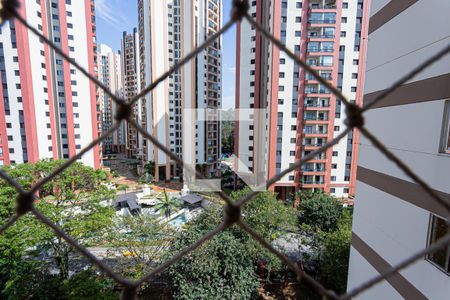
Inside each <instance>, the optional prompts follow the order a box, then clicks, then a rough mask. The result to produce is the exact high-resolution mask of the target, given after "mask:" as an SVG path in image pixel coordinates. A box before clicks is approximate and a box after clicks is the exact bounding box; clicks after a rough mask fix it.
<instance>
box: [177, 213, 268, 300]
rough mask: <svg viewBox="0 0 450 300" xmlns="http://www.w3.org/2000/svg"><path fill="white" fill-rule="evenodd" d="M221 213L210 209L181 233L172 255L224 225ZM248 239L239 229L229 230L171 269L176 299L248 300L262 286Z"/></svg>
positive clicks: (185, 257)
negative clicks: (255, 270) (256, 272)
mask: <svg viewBox="0 0 450 300" xmlns="http://www.w3.org/2000/svg"><path fill="white" fill-rule="evenodd" d="M221 215H222V212H221V210H219V209H215V208H211V209H208V210H206V211H205V212H204V213H202V214H201V215H200V216H199V217H198V218H196V219H195V220H194V221H193V222H192V223H189V224H188V226H187V230H186V231H184V232H182V234H181V235H180V237H179V238H178V239H177V240H176V241H175V243H174V244H173V246H172V248H171V253H172V255H175V254H176V253H178V252H179V251H180V250H182V249H184V248H186V247H187V246H189V245H191V244H192V243H194V242H195V241H197V240H198V239H199V238H200V237H201V236H203V235H204V234H206V233H207V232H209V231H211V230H212V229H214V228H215V227H216V226H217V225H218V224H220V221H221ZM249 240H250V239H249V237H248V236H246V235H245V234H243V233H242V232H240V230H239V229H237V228H231V229H228V230H226V231H224V232H222V233H220V234H218V235H216V236H215V237H213V238H212V239H211V240H210V241H208V242H206V243H205V244H203V245H202V246H200V247H199V248H197V249H196V250H195V251H193V252H191V253H190V254H189V255H186V256H184V257H183V258H182V259H181V260H180V261H179V262H177V263H176V264H175V265H173V266H172V267H171V268H169V278H170V282H171V285H172V291H173V294H174V298H175V299H249V298H251V296H252V295H253V294H254V293H255V291H256V288H257V287H258V285H259V282H258V279H257V277H256V275H255V273H254V270H253V266H254V258H253V257H252V255H251V254H250V250H249V248H248V247H249Z"/></svg>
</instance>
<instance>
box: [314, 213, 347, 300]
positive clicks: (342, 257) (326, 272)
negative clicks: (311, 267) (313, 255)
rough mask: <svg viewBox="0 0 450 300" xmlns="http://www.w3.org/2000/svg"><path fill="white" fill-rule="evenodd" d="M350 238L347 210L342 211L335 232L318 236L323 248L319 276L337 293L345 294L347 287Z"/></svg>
mask: <svg viewBox="0 0 450 300" xmlns="http://www.w3.org/2000/svg"><path fill="white" fill-rule="evenodd" d="M351 237H352V215H351V213H350V211H349V210H347V209H346V210H344V212H343V214H342V217H341V219H340V220H339V222H338V226H337V229H336V230H335V231H332V232H323V233H321V234H320V242H321V244H322V245H323V248H322V251H321V255H320V264H319V276H320V277H321V280H322V282H323V283H324V284H325V285H326V286H327V287H328V288H331V289H333V290H335V291H337V292H339V293H343V292H345V290H346V287H347V275H348V265H349V256H350V243H351Z"/></svg>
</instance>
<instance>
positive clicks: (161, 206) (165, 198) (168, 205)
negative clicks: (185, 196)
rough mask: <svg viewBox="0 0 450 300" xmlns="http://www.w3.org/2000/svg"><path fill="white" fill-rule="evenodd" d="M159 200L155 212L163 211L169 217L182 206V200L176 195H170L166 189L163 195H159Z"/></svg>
mask: <svg viewBox="0 0 450 300" xmlns="http://www.w3.org/2000/svg"><path fill="white" fill-rule="evenodd" d="M159 201H160V202H159V203H158V204H156V205H155V206H154V209H155V212H159V211H162V212H163V213H164V216H165V217H166V218H167V219H168V218H169V217H170V215H171V214H172V211H175V210H177V209H178V208H179V207H180V206H181V204H180V201H179V200H178V199H177V198H175V197H171V196H169V194H168V193H167V192H166V189H164V190H163V194H162V197H159Z"/></svg>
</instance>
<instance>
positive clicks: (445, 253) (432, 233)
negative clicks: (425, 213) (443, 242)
mask: <svg viewBox="0 0 450 300" xmlns="http://www.w3.org/2000/svg"><path fill="white" fill-rule="evenodd" d="M448 232H449V230H448V227H447V224H446V222H445V220H444V219H442V218H440V217H437V216H435V215H431V218H430V227H429V233H428V244H429V245H430V244H432V243H434V242H436V241H437V240H439V239H440V238H442V237H443V236H444V235H446V234H448ZM449 253H450V246H447V247H446V248H443V249H439V250H438V251H436V252H434V253H432V254H428V256H427V260H429V261H431V262H432V263H433V264H434V265H436V266H437V267H438V268H439V269H441V270H442V271H444V272H446V273H450V262H449V260H450V256H449Z"/></svg>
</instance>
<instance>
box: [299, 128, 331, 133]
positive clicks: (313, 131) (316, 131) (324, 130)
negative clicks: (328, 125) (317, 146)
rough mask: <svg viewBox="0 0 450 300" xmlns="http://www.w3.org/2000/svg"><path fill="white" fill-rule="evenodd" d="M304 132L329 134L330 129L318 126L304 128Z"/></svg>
mask: <svg viewBox="0 0 450 300" xmlns="http://www.w3.org/2000/svg"><path fill="white" fill-rule="evenodd" d="M303 133H304V134H327V133H328V130H326V129H322V130H320V129H317V128H313V129H306V128H305V129H303Z"/></svg>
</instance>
